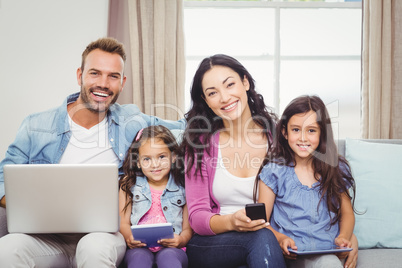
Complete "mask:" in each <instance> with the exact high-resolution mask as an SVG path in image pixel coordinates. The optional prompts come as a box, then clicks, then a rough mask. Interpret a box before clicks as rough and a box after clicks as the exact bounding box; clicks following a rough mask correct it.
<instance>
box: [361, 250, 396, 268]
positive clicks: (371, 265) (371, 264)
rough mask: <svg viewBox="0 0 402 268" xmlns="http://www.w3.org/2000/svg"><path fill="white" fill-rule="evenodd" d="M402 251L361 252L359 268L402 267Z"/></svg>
mask: <svg viewBox="0 0 402 268" xmlns="http://www.w3.org/2000/svg"><path fill="white" fill-rule="evenodd" d="M401 264H402V249H382V248H378V249H363V250H359V255H358V258H357V267H359V268H378V267H402V265H401Z"/></svg>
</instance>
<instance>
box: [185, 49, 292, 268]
mask: <svg viewBox="0 0 402 268" xmlns="http://www.w3.org/2000/svg"><path fill="white" fill-rule="evenodd" d="M191 98H192V103H193V106H192V108H191V109H190V111H189V112H188V113H187V114H186V120H187V128H186V131H185V136H184V140H183V144H182V146H183V150H184V152H185V153H186V171H185V172H186V196H187V204H188V210H189V221H190V224H191V227H192V228H193V230H194V231H195V233H196V234H195V235H194V236H193V238H192V239H191V240H190V241H189V243H188V244H187V255H188V257H189V265H190V266H191V267H204V268H205V267H239V266H248V267H259V268H260V267H285V263H284V258H283V255H282V251H281V249H280V247H279V244H278V242H277V240H276V238H275V236H274V235H273V233H272V232H271V231H270V230H268V229H267V228H265V227H266V226H267V225H268V223H267V222H265V221H264V220H262V219H258V220H250V218H248V217H247V216H246V213H245V209H244V206H245V204H247V203H253V185H254V179H255V176H256V175H257V173H258V170H259V168H260V165H261V163H262V160H263V159H264V156H265V154H266V152H267V150H268V149H269V148H270V146H271V144H272V139H271V137H272V134H271V132H272V131H273V130H274V128H275V120H276V117H275V115H274V114H272V113H270V112H269V111H268V108H267V107H266V106H265V104H264V100H263V97H262V96H261V95H260V94H258V93H257V92H256V91H255V85H254V80H253V78H252V77H251V75H250V73H249V72H248V71H247V70H246V69H245V68H244V67H243V66H242V65H241V64H240V63H239V62H238V61H237V60H236V59H234V58H232V57H229V56H226V55H214V56H212V57H209V58H206V59H204V60H203V61H202V62H201V64H200V66H199V68H198V70H197V71H196V73H195V76H194V79H193V85H192V89H191Z"/></svg>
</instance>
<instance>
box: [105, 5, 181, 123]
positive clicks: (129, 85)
mask: <svg viewBox="0 0 402 268" xmlns="http://www.w3.org/2000/svg"><path fill="white" fill-rule="evenodd" d="M183 14H184V11H183V0H110V6H109V33H108V34H109V36H111V37H115V38H117V39H118V40H119V41H121V42H122V43H123V44H124V45H125V47H126V50H127V61H126V68H125V72H126V75H127V82H126V86H125V88H124V90H123V92H122V93H121V95H120V97H119V99H118V102H119V103H134V104H136V105H137V106H138V107H139V108H140V110H141V111H142V112H144V113H146V114H150V115H156V116H158V117H161V118H164V119H170V120H177V119H181V118H183V117H184V112H185V111H184V107H185V105H184V83H185V70H186V69H185V51H184V29H183V16H184V15H183Z"/></svg>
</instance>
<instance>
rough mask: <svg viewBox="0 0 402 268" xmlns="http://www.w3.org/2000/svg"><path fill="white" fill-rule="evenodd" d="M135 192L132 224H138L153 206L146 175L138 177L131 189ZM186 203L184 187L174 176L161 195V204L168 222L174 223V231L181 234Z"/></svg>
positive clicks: (170, 178)
mask: <svg viewBox="0 0 402 268" xmlns="http://www.w3.org/2000/svg"><path fill="white" fill-rule="evenodd" d="M131 191H132V193H133V206H132V211H131V224H132V225H136V224H138V222H139V220H140V219H141V218H142V216H144V215H145V213H147V211H148V210H149V209H150V208H151V204H152V197H151V190H150V189H149V184H148V181H147V179H146V178H145V177H137V181H136V184H135V185H134V186H133V188H132V189H131ZM185 204H186V196H185V192H184V188H183V187H181V186H178V185H177V184H176V183H175V182H174V180H173V177H172V176H170V177H169V181H168V183H167V185H166V188H165V190H164V191H163V193H162V196H161V206H162V211H163V214H164V215H165V218H166V220H167V222H170V223H172V224H173V232H174V233H176V234H180V233H181V231H182V223H183V207H184V205H185Z"/></svg>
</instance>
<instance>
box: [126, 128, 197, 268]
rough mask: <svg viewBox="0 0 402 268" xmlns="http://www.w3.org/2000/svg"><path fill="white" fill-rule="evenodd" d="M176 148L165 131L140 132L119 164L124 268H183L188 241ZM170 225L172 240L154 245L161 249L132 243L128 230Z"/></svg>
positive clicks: (182, 180)
mask: <svg viewBox="0 0 402 268" xmlns="http://www.w3.org/2000/svg"><path fill="white" fill-rule="evenodd" d="M178 149H179V148H178V145H177V143H176V140H175V137H174V136H173V134H172V133H171V132H170V131H169V130H168V129H167V128H166V127H163V126H150V127H147V128H145V129H142V130H140V131H139V132H138V134H137V135H136V137H135V138H134V141H133V143H132V145H131V147H130V149H129V151H128V153H127V156H126V159H125V161H124V164H123V170H124V177H123V178H122V179H121V180H120V192H119V208H120V232H121V234H122V235H123V236H124V239H125V240H126V243H127V246H128V247H129V249H128V250H127V252H126V255H125V257H124V260H125V263H126V264H127V267H129V268H130V267H136V268H138V267H148V268H150V267H153V265H154V264H156V265H157V267H158V268H162V267H169V268H171V267H187V263H188V260H187V256H186V252H185V251H184V250H185V249H183V247H184V246H185V245H186V244H187V242H188V241H189V240H190V238H191V236H192V230H191V228H190V225H189V223H188V212H187V206H186V199H185V193H184V178H183V173H182V172H181V170H180V167H182V166H180V164H179V163H178V162H179V160H180V159H178V158H177V157H176V156H177V155H178ZM165 222H170V223H172V224H173V231H174V238H171V239H161V240H160V241H158V243H160V245H161V247H155V248H146V245H145V244H144V243H141V242H140V241H137V240H135V237H133V235H132V233H131V225H136V224H149V223H165Z"/></svg>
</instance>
